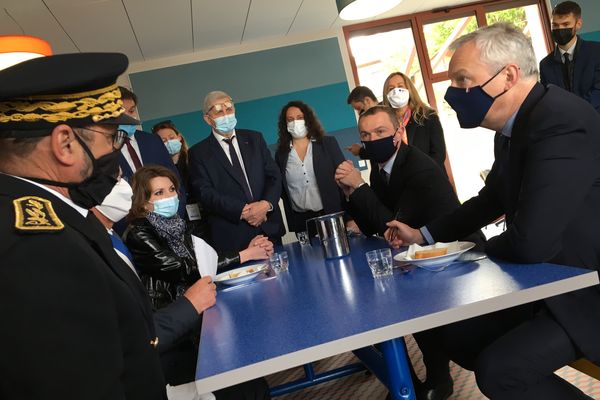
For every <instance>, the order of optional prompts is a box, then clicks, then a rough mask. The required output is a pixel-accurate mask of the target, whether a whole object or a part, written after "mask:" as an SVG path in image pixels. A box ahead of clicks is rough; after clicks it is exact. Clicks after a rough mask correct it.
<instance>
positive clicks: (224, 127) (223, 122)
mask: <svg viewBox="0 0 600 400" xmlns="http://www.w3.org/2000/svg"><path fill="white" fill-rule="evenodd" d="M214 121H215V131H217V133H221V134H223V133H229V132H231V131H232V130H234V129H235V124H237V119H235V114H227V115H224V116H222V117H219V118H215V119H214Z"/></svg>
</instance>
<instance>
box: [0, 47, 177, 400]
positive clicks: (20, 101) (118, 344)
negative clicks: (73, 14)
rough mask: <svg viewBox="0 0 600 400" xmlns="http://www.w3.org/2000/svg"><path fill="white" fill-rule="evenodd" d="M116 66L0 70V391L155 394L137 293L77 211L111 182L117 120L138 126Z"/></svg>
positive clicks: (87, 59)
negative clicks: (126, 104) (124, 99)
mask: <svg viewBox="0 0 600 400" xmlns="http://www.w3.org/2000/svg"><path fill="white" fill-rule="evenodd" d="M127 63H128V62H127V57H126V56H125V55H123V54H118V53H77V54H64V55H56V56H48V57H40V58H35V59H33V60H29V61H25V62H23V63H20V64H17V65H15V66H13V67H10V68H7V69H5V70H3V71H0V82H2V85H0V215H2V218H1V219H0V237H1V238H2V240H1V241H0V255H2V262H1V263H0V314H2V329H0V341H1V342H2V343H6V344H7V345H6V346H4V348H3V350H2V357H0V375H1V376H2V383H1V384H0V398H3V399H20V400H27V399H107V400H108V399H111V400H113V399H139V400H149V399H156V400H158V399H166V393H165V388H164V387H165V385H164V381H163V377H162V372H161V367H160V362H159V358H158V353H157V350H156V347H157V346H158V343H159V339H158V338H157V337H156V333H155V328H154V324H153V321H152V308H151V305H150V301H149V299H148V297H147V295H146V293H145V289H144V287H143V286H142V284H141V283H140V281H139V279H138V278H137V276H136V275H135V273H134V272H133V271H132V270H131V269H129V268H128V267H127V266H126V265H125V264H124V263H123V262H122V261H121V259H120V258H119V257H118V256H117V254H116V253H115V252H114V250H113V247H112V244H111V240H110V238H109V237H108V235H107V233H106V229H104V227H103V226H102V225H101V224H100V222H98V220H97V219H96V218H95V217H94V216H93V215H92V214H90V213H89V212H88V209H89V208H91V207H94V206H96V205H98V204H100V203H101V202H102V200H103V199H104V198H105V197H106V195H107V194H108V193H110V192H111V190H112V188H113V187H114V186H115V184H116V182H117V175H118V172H119V158H118V157H119V150H120V148H121V147H122V145H123V140H124V138H125V132H122V131H120V130H118V129H117V125H118V124H137V123H138V121H137V120H134V119H132V118H130V117H129V116H126V115H124V114H123V108H122V103H121V99H120V97H121V93H120V91H119V89H118V87H117V86H116V85H115V81H116V79H117V76H119V75H120V74H122V73H123V72H125V70H126V69H127ZM24 82H26V83H27V84H26V85H25V84H24ZM23 115H26V116H27V118H23Z"/></svg>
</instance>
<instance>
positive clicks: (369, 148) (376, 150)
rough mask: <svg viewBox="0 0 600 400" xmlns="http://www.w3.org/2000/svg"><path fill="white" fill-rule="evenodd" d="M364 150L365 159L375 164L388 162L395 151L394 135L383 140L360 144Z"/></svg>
mask: <svg viewBox="0 0 600 400" xmlns="http://www.w3.org/2000/svg"><path fill="white" fill-rule="evenodd" d="M362 144H363V146H364V148H365V156H366V157H367V159H369V160H372V161H375V162H377V163H384V162H386V161H387V160H389V159H390V158H391V157H392V156H393V155H394V152H395V151H396V145H395V144H394V135H392V136H388V137H385V138H383V139H377V140H370V141H364V142H362Z"/></svg>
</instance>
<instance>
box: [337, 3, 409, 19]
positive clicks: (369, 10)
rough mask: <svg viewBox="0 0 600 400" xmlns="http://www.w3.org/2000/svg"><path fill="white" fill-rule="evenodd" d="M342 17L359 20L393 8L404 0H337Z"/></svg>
mask: <svg viewBox="0 0 600 400" xmlns="http://www.w3.org/2000/svg"><path fill="white" fill-rule="evenodd" d="M335 2H336V4H337V9H338V12H339V13H340V18H341V19H344V20H357V19H365V18H370V17H374V16H376V15H379V14H383V13H384V12H386V11H389V10H391V9H392V8H394V7H396V6H397V5H398V4H400V3H401V2H402V0H335Z"/></svg>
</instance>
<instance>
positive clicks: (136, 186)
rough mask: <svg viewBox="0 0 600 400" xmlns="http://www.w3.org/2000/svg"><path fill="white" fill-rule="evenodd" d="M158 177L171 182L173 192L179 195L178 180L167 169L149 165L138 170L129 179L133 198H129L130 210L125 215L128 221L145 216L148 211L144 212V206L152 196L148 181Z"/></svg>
mask: <svg viewBox="0 0 600 400" xmlns="http://www.w3.org/2000/svg"><path fill="white" fill-rule="evenodd" d="M158 177H164V178H169V179H170V180H171V182H173V185H175V190H176V191H177V193H179V180H178V179H177V176H176V175H175V173H173V171H171V170H170V169H169V168H167V167H163V166H162V165H150V166H147V167H142V168H140V169H138V170H137V171H136V172H135V174H133V178H132V179H131V189H132V191H133V197H132V198H131V209H130V210H129V214H127V219H128V220H129V221H133V220H135V219H138V218H144V217H145V216H146V213H147V212H148V210H146V207H145V206H146V203H147V202H148V200H150V197H151V196H152V187H151V186H150V181H151V180H152V179H153V178H158Z"/></svg>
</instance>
